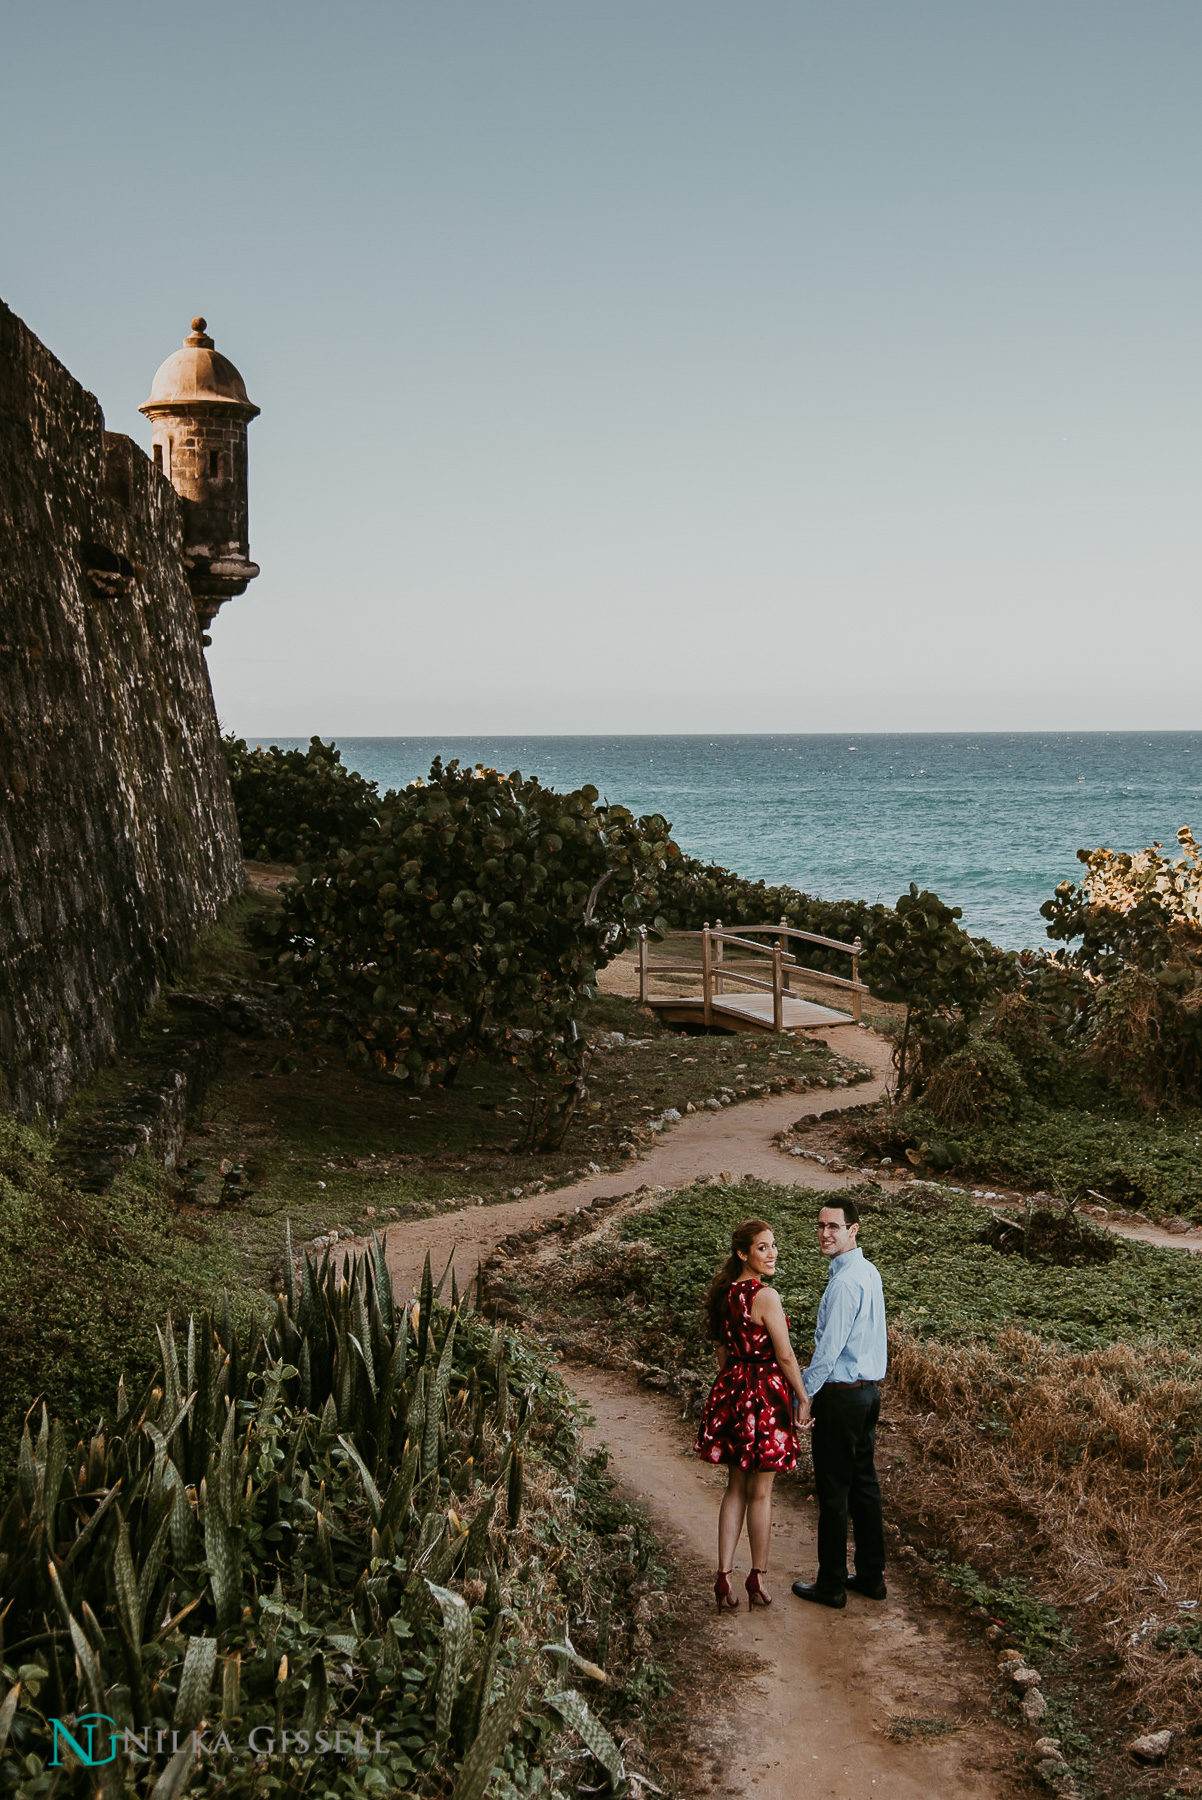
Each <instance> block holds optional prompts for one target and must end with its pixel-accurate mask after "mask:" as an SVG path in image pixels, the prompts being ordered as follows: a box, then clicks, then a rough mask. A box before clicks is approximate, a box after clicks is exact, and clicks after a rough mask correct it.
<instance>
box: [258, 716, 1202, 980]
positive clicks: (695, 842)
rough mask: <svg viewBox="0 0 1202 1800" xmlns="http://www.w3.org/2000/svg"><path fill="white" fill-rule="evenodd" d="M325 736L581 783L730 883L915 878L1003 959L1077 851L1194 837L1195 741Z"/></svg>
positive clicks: (857, 891)
mask: <svg viewBox="0 0 1202 1800" xmlns="http://www.w3.org/2000/svg"><path fill="white" fill-rule="evenodd" d="M250 741H251V743H254V742H255V741H256V740H255V739H254V738H252V739H251V740H250ZM263 741H265V742H266V741H268V740H263ZM270 741H272V742H279V743H280V744H281V745H282V746H284V747H287V748H291V747H293V746H294V745H299V747H300V748H304V742H302V741H300V740H296V739H283V738H281V739H278V740H277V739H273V740H270ZM338 743H339V747H340V749H341V751H342V755H343V760H344V761H345V762H346V763H347V764H348V765H349V766H350V767H351V768H354V769H358V770H360V771H361V772H362V773H363V774H364V775H366V776H368V777H370V779H371V780H373V781H378V782H379V784H380V786H381V788H388V787H399V786H402V785H403V784H404V783H405V782H408V781H412V780H413V778H414V777H415V776H417V775H424V774H425V773H427V771H428V770H429V766H430V761H431V759H432V758H433V757H434V756H442V757H443V758H444V760H449V759H450V758H451V757H453V756H457V757H459V758H460V759H461V760H462V761H463V762H465V763H476V762H483V763H487V764H489V765H491V766H492V767H495V768H499V769H504V770H506V771H509V770H512V769H520V770H521V771H522V773H523V774H526V775H537V776H538V778H539V779H540V780H541V781H544V782H546V783H548V784H549V785H550V786H553V787H559V788H572V787H579V786H580V785H582V784H583V783H584V782H589V781H591V782H592V783H593V785H594V786H595V787H597V788H599V789H600V790H601V793H602V794H603V795H604V796H605V797H606V798H607V799H609V800H613V801H620V802H621V803H622V804H623V805H625V806H629V807H632V808H633V809H634V811H635V812H661V813H663V814H664V815H665V817H666V818H668V819H670V820H671V821H672V825H673V827H674V835H675V837H676V841H677V842H678V843H679V844H680V846H681V848H682V849H684V850H687V851H689V852H691V854H693V855H694V856H700V857H704V858H705V859H706V860H707V861H712V862H719V863H723V864H725V865H726V867H727V868H730V869H735V870H737V871H738V872H739V873H740V874H741V875H747V876H751V877H753V878H760V877H762V878H763V879H764V880H766V881H783V882H788V883H789V884H790V885H791V886H793V887H799V888H804V889H805V890H806V892H807V893H811V894H820V895H822V896H823V897H824V898H827V899H838V898H841V897H843V896H847V895H851V896H854V897H855V898H858V899H867V900H884V901H887V902H889V903H892V902H893V901H895V900H896V899H897V896H898V895H899V894H900V893H903V892H904V891H905V889H906V888H907V887H908V886H909V884H910V882H911V881H917V882H918V884H919V886H920V887H930V888H934V890H935V891H936V893H938V894H939V895H940V896H941V897H942V898H943V899H944V900H945V901H947V902H948V904H949V905H953V906H960V907H962V908H963V910H964V922H965V924H966V925H967V927H968V928H969V930H970V931H972V932H974V933H977V934H983V935H984V936H986V937H989V938H992V939H993V941H994V942H995V943H998V944H1002V945H1004V946H1006V947H1007V948H1011V949H1020V948H1022V947H1024V946H1026V945H1032V944H1039V943H1042V942H1044V941H1045V938H1044V926H1043V921H1042V920H1041V919H1040V917H1039V908H1040V904H1041V903H1042V901H1044V900H1046V899H1047V897H1048V896H1049V895H1050V894H1051V892H1052V890H1053V888H1054V887H1055V886H1056V883H1057V882H1058V881H1064V880H1066V879H1067V880H1074V879H1075V878H1076V876H1077V874H1078V873H1079V871H1080V864H1079V863H1078V862H1077V860H1076V853H1077V850H1078V848H1081V847H1085V848H1090V849H1092V848H1095V847H1096V846H1097V845H1099V844H1107V845H1109V846H1110V847H1111V848H1113V849H1124V850H1135V849H1139V848H1140V847H1141V846H1143V845H1145V844H1149V843H1151V842H1153V841H1154V840H1159V841H1160V842H1162V843H1165V844H1171V843H1172V842H1173V840H1174V835H1175V833H1176V831H1177V827H1178V826H1179V825H1191V826H1194V827H1195V828H1199V827H1202V803H1200V802H1202V732H1096V733H1094V732H1064V733H1046V734H1044V733H1037V732H1017V733H1014V734H1012V735H1011V734H1006V733H990V734H988V735H983V736H980V737H972V736H969V735H966V734H963V733H954V732H951V733H946V732H940V733H935V734H932V735H931V736H925V735H918V734H913V733H907V734H904V735H891V734H884V733H874V734H870V735H868V736H862V737H856V736H835V735H824V736H808V737H774V736H763V737H608V738H607V737H526V738H517V737H503V738H468V737H443V738H340V739H339V740H338Z"/></svg>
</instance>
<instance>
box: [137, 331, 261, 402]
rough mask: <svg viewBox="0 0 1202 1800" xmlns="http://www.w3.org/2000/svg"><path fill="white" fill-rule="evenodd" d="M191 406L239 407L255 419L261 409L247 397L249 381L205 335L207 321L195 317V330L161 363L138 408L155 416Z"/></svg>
mask: <svg viewBox="0 0 1202 1800" xmlns="http://www.w3.org/2000/svg"><path fill="white" fill-rule="evenodd" d="M188 406H236V407H238V408H240V409H241V411H242V413H243V416H244V417H245V418H247V419H253V418H254V417H255V416H256V414H257V413H258V411H259V408H258V407H257V406H256V405H255V404H254V403H253V401H251V400H250V399H248V397H247V393H246V384H245V382H244V381H243V379H242V377H241V375H239V373H238V371H237V369H236V368H235V367H234V365H233V363H232V362H230V360H229V358H228V357H225V356H219V355H218V353H217V351H216V350H215V349H214V348H213V340H212V338H211V337H206V336H205V320H204V319H193V321H192V330H191V332H190V333H189V335H188V336H187V337H186V338H185V339H184V344H183V349H182V350H177V351H176V352H175V354H174V356H169V357H168V358H167V360H166V362H165V363H161V364H160V366H159V369H158V372H157V373H156V375H155V378H154V380H153V381H152V383H151V385H150V398H149V399H148V400H143V402H142V404H141V406H140V407H139V408H138V411H139V412H144V413H147V414H148V415H150V416H151V417H153V416H154V414H155V413H156V412H173V411H174V410H176V409H177V408H179V407H188Z"/></svg>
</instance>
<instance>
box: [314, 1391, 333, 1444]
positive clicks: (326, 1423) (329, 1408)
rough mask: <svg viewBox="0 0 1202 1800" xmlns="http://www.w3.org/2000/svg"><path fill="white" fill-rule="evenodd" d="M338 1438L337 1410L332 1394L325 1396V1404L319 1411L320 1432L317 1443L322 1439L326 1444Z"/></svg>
mask: <svg viewBox="0 0 1202 1800" xmlns="http://www.w3.org/2000/svg"><path fill="white" fill-rule="evenodd" d="M337 1436H338V1408H337V1407H336V1406H335V1404H334V1396H333V1394H327V1395H326V1403H325V1405H324V1406H323V1407H322V1409H321V1430H320V1432H319V1434H318V1437H319V1441H320V1439H322V1438H324V1439H325V1440H326V1442H327V1443H330V1442H332V1441H333V1440H334V1439H335V1438H336V1437H337Z"/></svg>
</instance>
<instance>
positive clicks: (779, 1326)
mask: <svg viewBox="0 0 1202 1800" xmlns="http://www.w3.org/2000/svg"><path fill="white" fill-rule="evenodd" d="M751 1316H752V1318H753V1319H754V1321H755V1323H756V1324H757V1325H762V1326H763V1328H764V1330H765V1331H766V1332H767V1333H768V1336H769V1338H770V1339H771V1340H772V1352H773V1355H774V1356H775V1357H776V1360H777V1362H778V1363H779V1364H780V1371H781V1374H782V1375H783V1376H784V1378H785V1380H786V1381H787V1382H788V1384H789V1386H790V1387H791V1388H792V1389H793V1393H794V1396H795V1398H794V1405H795V1406H796V1407H797V1408H798V1410H799V1416H800V1418H801V1419H802V1421H803V1423H802V1430H808V1429H809V1424H808V1420H809V1416H810V1398H809V1395H808V1394H807V1393H806V1391H805V1385H804V1383H803V1382H802V1379H801V1370H800V1368H799V1367H798V1365H797V1358H796V1356H795V1355H794V1354H793V1345H792V1344H791V1343H790V1341H789V1321H788V1320H787V1319H786V1318H785V1309H784V1307H783V1306H782V1305H781V1303H780V1295H779V1294H778V1293H777V1291H776V1289H775V1288H770V1287H762V1288H761V1289H760V1290H759V1292H758V1293H757V1294H756V1297H755V1299H754V1300H753V1301H752V1303H751Z"/></svg>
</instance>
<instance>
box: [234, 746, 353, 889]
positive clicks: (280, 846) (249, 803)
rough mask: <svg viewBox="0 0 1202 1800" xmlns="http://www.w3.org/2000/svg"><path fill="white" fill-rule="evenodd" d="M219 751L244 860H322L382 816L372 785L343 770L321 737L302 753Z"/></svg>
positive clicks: (260, 749)
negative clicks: (312, 856) (222, 753)
mask: <svg viewBox="0 0 1202 1800" xmlns="http://www.w3.org/2000/svg"><path fill="white" fill-rule="evenodd" d="M224 748H225V760H226V767H227V768H228V769H229V775H230V786H231V787H232V788H233V791H234V806H235V807H236V809H237V813H238V830H239V832H240V833H241V836H242V849H243V853H244V854H245V855H246V856H249V857H254V858H258V859H259V860H261V861H263V862H293V861H299V859H300V858H301V857H302V856H307V855H310V854H317V855H321V854H323V853H324V852H325V851H327V850H329V849H331V848H332V847H334V846H336V845H338V844H350V843H354V842H355V840H356V839H357V838H358V837H359V836H360V835H361V834H362V833H363V831H365V830H366V828H367V826H368V825H370V824H371V822H372V820H373V819H374V818H376V817H377V815H378V813H379V811H380V807H381V804H382V802H381V799H380V795H379V792H378V790H377V787H376V784H375V782H374V781H366V780H364V778H363V776H362V775H359V774H356V772H355V771H354V770H353V769H348V768H346V767H345V766H344V764H343V761H342V755H341V752H340V751H339V750H338V749H337V748H336V747H335V745H334V744H323V743H322V741H321V739H320V738H319V737H314V738H310V740H309V748H308V749H307V750H281V749H280V748H279V747H278V745H276V744H272V745H271V746H270V748H269V749H266V750H264V749H263V747H262V746H261V745H259V746H256V748H255V749H254V750H250V749H248V748H247V746H246V743H245V742H244V740H243V739H242V738H235V737H227V738H225V739H224Z"/></svg>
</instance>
